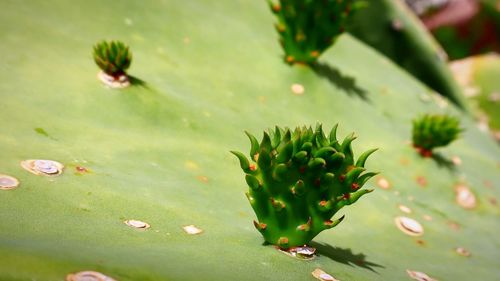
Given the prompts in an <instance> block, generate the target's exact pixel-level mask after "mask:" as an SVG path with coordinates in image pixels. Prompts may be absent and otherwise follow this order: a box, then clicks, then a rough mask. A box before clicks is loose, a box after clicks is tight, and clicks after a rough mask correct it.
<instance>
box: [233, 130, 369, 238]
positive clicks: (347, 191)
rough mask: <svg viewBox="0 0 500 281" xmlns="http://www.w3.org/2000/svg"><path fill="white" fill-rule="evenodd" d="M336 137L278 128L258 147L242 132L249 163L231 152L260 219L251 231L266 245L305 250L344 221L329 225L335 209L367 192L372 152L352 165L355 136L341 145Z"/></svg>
mask: <svg viewBox="0 0 500 281" xmlns="http://www.w3.org/2000/svg"><path fill="white" fill-rule="evenodd" d="M336 131H337V126H334V127H333V129H332V130H331V132H330V134H329V136H326V135H325V134H324V132H323V129H322V126H321V125H317V127H316V128H315V129H313V128H312V127H301V128H296V129H295V130H293V131H292V130H290V129H288V128H284V129H283V128H280V127H276V128H275V129H274V130H269V131H268V132H264V136H263V138H262V141H261V142H259V141H258V140H257V139H256V138H255V137H254V136H253V135H252V134H250V133H248V132H246V134H247V136H248V138H249V140H250V144H251V145H250V153H249V156H250V157H249V158H247V157H246V156H245V155H244V154H243V153H241V152H237V151H232V153H233V154H234V155H236V156H237V157H238V159H239V161H240V165H241V168H242V169H243V171H244V172H245V173H246V176H245V180H246V182H247V184H248V186H249V187H250V188H249V191H248V193H247V197H248V199H249V201H250V204H251V205H252V208H253V209H254V211H255V213H256V215H257V218H258V222H254V225H255V227H256V228H257V229H258V230H259V231H260V232H261V233H262V235H263V236H264V238H265V239H266V241H267V242H269V243H271V244H275V245H278V246H280V247H282V248H288V247H293V246H298V245H304V244H307V243H308V242H309V241H310V240H312V239H313V238H314V237H315V236H316V235H317V234H318V233H319V232H321V231H323V230H325V229H329V228H332V227H334V226H336V225H337V224H338V223H340V222H341V221H342V219H343V217H342V218H340V219H338V220H333V221H332V217H333V215H334V214H335V213H336V212H337V211H338V210H339V209H341V208H342V207H343V206H345V205H350V204H353V203H354V202H356V201H357V200H358V199H359V198H360V197H361V196H363V195H364V194H366V193H369V192H370V191H371V190H367V189H361V187H362V186H363V185H364V184H365V183H366V182H367V181H368V180H369V179H370V178H371V177H373V176H374V175H376V173H364V172H365V168H364V165H365V162H366V159H367V158H368V156H369V155H370V154H372V153H373V152H374V151H375V150H376V149H372V150H369V151H366V152H365V153H363V154H362V155H360V156H359V158H358V159H357V161H356V162H354V155H353V151H352V148H351V143H352V141H353V140H354V139H355V137H354V135H353V134H352V135H349V136H347V137H346V138H345V139H344V140H343V141H342V142H339V141H338V140H337V136H336ZM249 159H250V160H249ZM363 173H364V174H363ZM285 238H286V239H285ZM285 240H286V241H287V243H284V242H283V241H285Z"/></svg>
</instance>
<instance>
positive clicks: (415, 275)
mask: <svg viewBox="0 0 500 281" xmlns="http://www.w3.org/2000/svg"><path fill="white" fill-rule="evenodd" d="M406 273H408V276H410V278H412V279H414V280H417V281H437V280H436V279H434V278H431V277H429V276H428V275H427V274H425V273H423V272H419V271H412V270H409V269H407V270H406Z"/></svg>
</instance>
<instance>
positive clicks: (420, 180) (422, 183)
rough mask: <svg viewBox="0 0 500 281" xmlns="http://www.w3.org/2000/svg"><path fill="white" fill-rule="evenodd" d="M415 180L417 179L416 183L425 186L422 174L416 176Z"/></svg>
mask: <svg viewBox="0 0 500 281" xmlns="http://www.w3.org/2000/svg"><path fill="white" fill-rule="evenodd" d="M415 180H416V181H417V184H418V185H420V186H421V187H426V186H427V179H426V178H425V177H424V176H417V178H416V179H415Z"/></svg>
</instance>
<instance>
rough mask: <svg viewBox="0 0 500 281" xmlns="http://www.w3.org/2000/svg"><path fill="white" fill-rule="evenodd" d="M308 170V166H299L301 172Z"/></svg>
mask: <svg viewBox="0 0 500 281" xmlns="http://www.w3.org/2000/svg"><path fill="white" fill-rule="evenodd" d="M305 172H306V166H300V167H299V173H301V174H303V173H305Z"/></svg>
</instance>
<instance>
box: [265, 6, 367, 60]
mask: <svg viewBox="0 0 500 281" xmlns="http://www.w3.org/2000/svg"><path fill="white" fill-rule="evenodd" d="M268 3H269V6H270V8H271V11H272V12H273V13H274V14H275V15H276V17H277V18H278V23H277V24H276V30H277V31H278V33H279V36H280V42H281V45H282V47H283V49H284V50H285V61H286V62H287V63H289V64H294V63H303V64H312V63H314V62H315V61H316V59H317V58H318V57H319V56H320V55H321V53H323V52H324V51H325V50H326V49H327V48H328V47H330V46H331V45H332V44H333V43H334V42H335V40H336V38H337V37H338V36H339V35H340V34H341V33H342V32H343V31H344V27H345V24H346V20H347V18H348V17H349V15H350V14H351V13H352V12H353V10H355V9H356V8H357V7H358V6H359V5H356V4H357V2H356V1H355V0H324V1H310V0H292V1H290V0H279V3H275V2H274V1H273V0H268Z"/></svg>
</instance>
